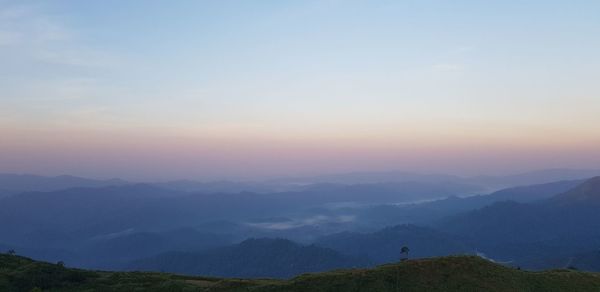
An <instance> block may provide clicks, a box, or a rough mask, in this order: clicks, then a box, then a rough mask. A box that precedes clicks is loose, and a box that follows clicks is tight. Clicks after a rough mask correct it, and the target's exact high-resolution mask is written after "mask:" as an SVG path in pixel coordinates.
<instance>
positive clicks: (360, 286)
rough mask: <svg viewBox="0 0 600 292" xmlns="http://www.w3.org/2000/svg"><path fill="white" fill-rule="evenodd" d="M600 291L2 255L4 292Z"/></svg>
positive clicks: (380, 273) (442, 265) (403, 270)
mask: <svg viewBox="0 0 600 292" xmlns="http://www.w3.org/2000/svg"><path fill="white" fill-rule="evenodd" d="M34 287H39V288H42V289H43V290H51V291H273V292H275V291H277V292H278V291H292V292H293V291H317V292H318V291H332V292H333V291H600V274H594V273H584V272H576V271H565V270H561V271H547V272H527V271H519V270H515V269H511V268H506V267H503V266H500V265H496V264H493V263H491V262H488V261H485V260H483V259H480V258H477V257H472V256H454V257H443V258H433V259H423V260H411V261H407V262H403V263H398V264H392V265H385V266H380V267H378V268H375V269H355V270H339V271H332V272H326V273H318V274H306V275H302V276H299V277H296V278H294V279H291V280H288V281H278V280H238V279H218V278H206V277H187V276H177V275H172V274H164V273H120V272H118V273H117V272H94V271H84V270H77V269H68V268H63V267H60V266H58V265H55V264H49V263H42V262H36V261H32V260H30V259H27V258H23V257H18V256H8V255H0V291H30V290H31V289H32V288H34Z"/></svg>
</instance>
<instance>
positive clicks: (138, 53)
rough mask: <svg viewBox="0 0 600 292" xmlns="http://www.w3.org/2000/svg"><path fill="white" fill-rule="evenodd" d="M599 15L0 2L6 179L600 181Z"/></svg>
mask: <svg viewBox="0 0 600 292" xmlns="http://www.w3.org/2000/svg"><path fill="white" fill-rule="evenodd" d="M599 15H600V2H599V1H592V0H590V1H577V0H574V1H551V0H544V1H535V0H531V1H527V0H522V1H461V0H457V1H430V0H420V1H353V0H348V1H342V0H323V1H311V0H306V1H294V0H290V1H267V0H265V1H229V0H222V1H166V0H165V1H141V0H140V1H118V0H107V1H75V0H73V1H62V0H54V1H27V0H19V1H7V0H0V172H11V173H36V174H45V175H60V174H72V175H81V176H88V177H98V178H109V177H122V178H127V179H138V180H146V179H174V178H193V179H201V180H212V179H258V178H266V177H277V176H290V175H315V174H321V173H335V172H352V171H370V170H377V171H381V170H406V171H415V172H424V173H451V174H458V175H477V174H501V173H512V172H520V171H526V170H531V169H541V168H555V167H568V168H600V150H599V149H600V82H599V79H598V77H599V76H600V56H599V54H600V37H599V36H600V17H598V16H599Z"/></svg>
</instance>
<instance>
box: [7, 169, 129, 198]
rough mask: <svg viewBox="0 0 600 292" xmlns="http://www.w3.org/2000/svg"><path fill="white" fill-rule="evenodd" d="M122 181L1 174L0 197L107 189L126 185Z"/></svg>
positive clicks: (65, 176)
mask: <svg viewBox="0 0 600 292" xmlns="http://www.w3.org/2000/svg"><path fill="white" fill-rule="evenodd" d="M125 184H128V182H126V181H124V180H120V179H110V180H94V179H88V178H82V177H76V176H70V175H62V176H55V177H47V176H39V175H30V174H0V197H2V196H3V195H4V196H6V195H10V194H18V193H23V192H33V191H41V192H47V191H57V190H62V189H69V188H77V187H106V186H119V185H125Z"/></svg>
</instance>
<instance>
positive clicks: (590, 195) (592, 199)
mask: <svg viewBox="0 0 600 292" xmlns="http://www.w3.org/2000/svg"><path fill="white" fill-rule="evenodd" d="M550 202H552V203H554V204H592V205H597V204H600V176H597V177H594V178H591V179H589V180H587V181H585V182H584V183H582V184H580V185H579V186H577V187H576V188H574V189H572V190H570V191H568V192H566V193H564V194H560V195H558V196H555V197H554V198H552V199H551V200H550Z"/></svg>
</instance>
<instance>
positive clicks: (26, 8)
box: [0, 5, 117, 67]
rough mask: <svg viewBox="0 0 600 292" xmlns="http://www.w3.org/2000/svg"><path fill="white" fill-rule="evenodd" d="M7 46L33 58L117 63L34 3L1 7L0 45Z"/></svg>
mask: <svg viewBox="0 0 600 292" xmlns="http://www.w3.org/2000/svg"><path fill="white" fill-rule="evenodd" d="M7 46H11V47H12V49H13V50H12V52H13V54H15V52H16V53H18V54H19V55H20V56H21V57H23V59H27V60H29V61H33V62H43V63H51V64H55V65H65V66H82V67H108V66H111V65H115V64H117V62H116V61H115V59H114V57H113V56H111V54H108V53H107V52H103V51H99V50H96V49H94V48H91V47H89V46H86V45H85V44H83V43H82V42H81V40H80V38H79V37H78V35H77V33H75V32H74V31H73V30H72V29H70V28H69V27H68V26H66V25H64V23H62V22H61V21H60V19H57V18H55V17H49V16H48V15H47V14H46V13H44V10H43V8H42V7H40V6H35V5H17V6H11V7H8V8H3V9H2V10H1V11H0V49H1V48H2V47H7ZM13 57H14V55H13Z"/></svg>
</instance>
